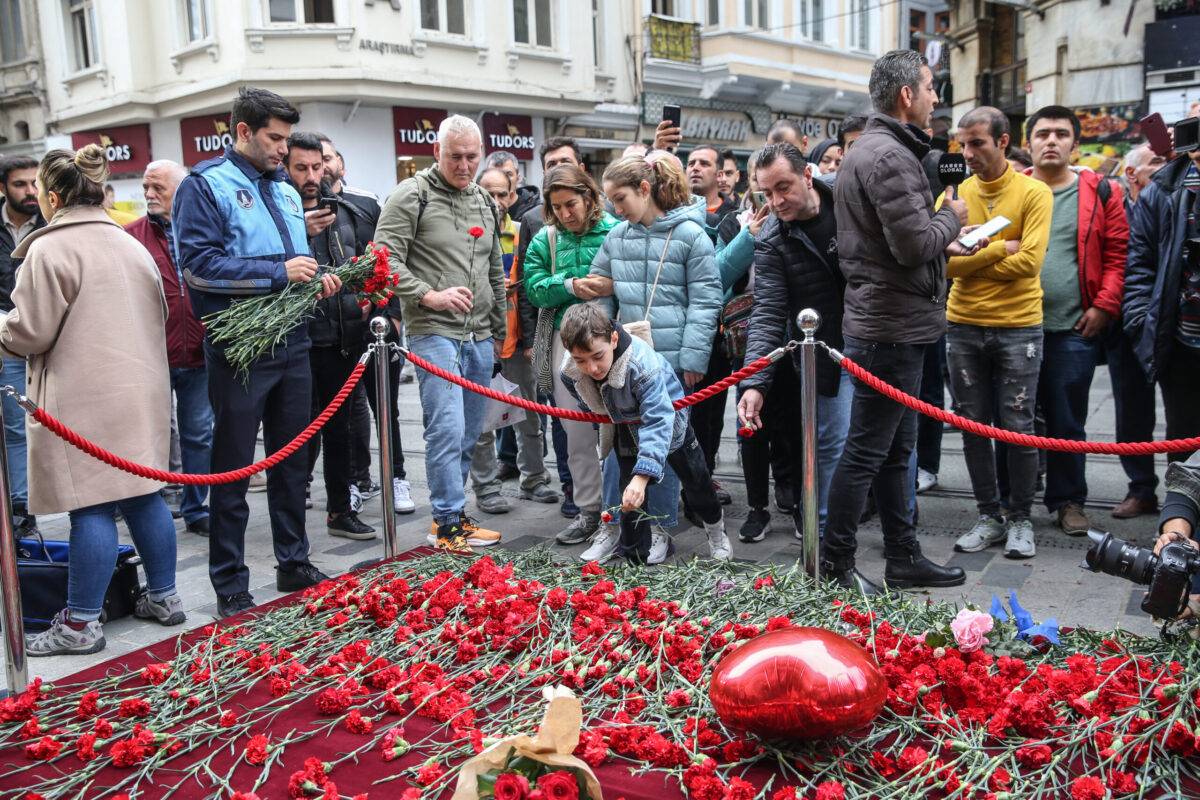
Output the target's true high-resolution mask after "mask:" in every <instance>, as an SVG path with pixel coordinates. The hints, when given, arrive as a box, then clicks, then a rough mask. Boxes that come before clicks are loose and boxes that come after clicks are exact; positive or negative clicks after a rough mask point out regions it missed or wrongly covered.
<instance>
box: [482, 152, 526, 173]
mask: <svg viewBox="0 0 1200 800" xmlns="http://www.w3.org/2000/svg"><path fill="white" fill-rule="evenodd" d="M509 162H512V163H513V164H519V163H521V162H520V159H518V158H517V157H516V156H514V155H513V154H512V153H510V152H508V151H507V150H497V151H496V152H494V153H492V154H491V155H490V156H488V157H487V161H485V162H483V166H484V168H485V169H486V168H488V167H501V168H503V167H504V165H505V164H508V163H509Z"/></svg>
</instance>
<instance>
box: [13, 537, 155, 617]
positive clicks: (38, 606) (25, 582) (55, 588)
mask: <svg viewBox="0 0 1200 800" xmlns="http://www.w3.org/2000/svg"><path fill="white" fill-rule="evenodd" d="M70 549H71V546H70V543H69V542H59V541H54V540H49V541H48V540H44V539H41V538H38V539H18V540H17V577H18V579H19V581H20V583H21V615H22V616H23V617H24V619H25V628H26V630H30V631H42V630H45V629H46V628H48V627H50V622H51V621H52V620H53V619H54V615H55V614H57V613H58V612H59V611H62V610H63V609H64V608H66V607H67V570H68V565H67V562H68V556H69V553H70ZM140 563H142V558H141V556H139V555H138V554H137V551H136V550H134V548H133V546H132V545H128V544H120V545H117V565H116V567H115V568H114V569H113V576H112V581H111V582H110V583H109V584H108V591H107V592H106V593H105V595H104V606H103V610H102V611H101V612H100V621H101V622H108V621H110V620H114V619H120V618H121V617H127V616H129V615H130V614H132V613H133V608H134V606H135V605H136V604H137V599H138V597H139V596H140V595H141V594H142V592H143V591H144V589H143V587H142V582H141V579H140V578H139V577H138V570H137V565H138V564H140Z"/></svg>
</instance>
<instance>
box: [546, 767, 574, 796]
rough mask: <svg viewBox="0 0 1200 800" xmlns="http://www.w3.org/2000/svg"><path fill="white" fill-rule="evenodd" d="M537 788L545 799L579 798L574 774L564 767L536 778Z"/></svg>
mask: <svg viewBox="0 0 1200 800" xmlns="http://www.w3.org/2000/svg"><path fill="white" fill-rule="evenodd" d="M537 785H538V788H539V789H541V790H542V794H544V795H545V797H546V800H579V784H578V783H577V782H576V781H575V776H574V775H573V774H572V773H570V772H567V771H566V770H564V769H560V770H558V771H557V772H551V773H550V774H548V775H543V776H542V777H540V778H538V782H537Z"/></svg>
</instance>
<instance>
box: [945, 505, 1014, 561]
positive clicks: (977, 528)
mask: <svg viewBox="0 0 1200 800" xmlns="http://www.w3.org/2000/svg"><path fill="white" fill-rule="evenodd" d="M1005 536H1006V534H1005V531H1004V523H1003V522H1001V521H1000V520H998V519H996V518H995V517H989V516H987V515H986V514H981V515H980V516H979V519H978V521H976V523H975V524H974V525H972V526H971V530H969V531H967V532H966V533H964V534H963V535H962V536H960V537H958V541H957V542H955V543H954V550H955V551H956V552H959V553H978V552H979V551H981V550H987V549H988V548H989V547H991V546H992V545H994V544H999V543H1000V542H1002V541H1004V538H1005Z"/></svg>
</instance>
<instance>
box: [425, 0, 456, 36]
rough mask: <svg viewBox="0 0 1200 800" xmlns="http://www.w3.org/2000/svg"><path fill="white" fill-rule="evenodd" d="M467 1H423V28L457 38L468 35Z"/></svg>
mask: <svg viewBox="0 0 1200 800" xmlns="http://www.w3.org/2000/svg"><path fill="white" fill-rule="evenodd" d="M465 5H466V0H421V27H422V28H424V29H425V30H427V31H441V32H442V33H451V34H454V35H456V36H465V35H466V33H467V12H466V9H465V8H464V6H465Z"/></svg>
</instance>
